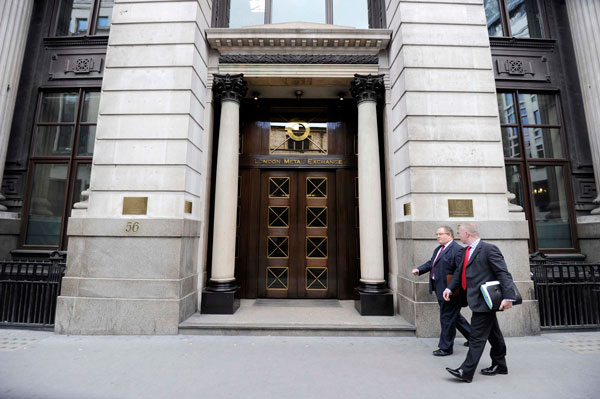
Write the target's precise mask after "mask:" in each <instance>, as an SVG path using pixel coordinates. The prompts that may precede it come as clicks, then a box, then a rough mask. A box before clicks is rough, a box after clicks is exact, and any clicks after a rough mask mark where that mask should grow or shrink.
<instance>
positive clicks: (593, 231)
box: [577, 215, 600, 239]
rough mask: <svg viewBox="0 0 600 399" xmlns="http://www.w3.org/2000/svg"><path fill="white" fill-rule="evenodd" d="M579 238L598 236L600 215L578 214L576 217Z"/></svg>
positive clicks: (599, 233)
mask: <svg viewBox="0 0 600 399" xmlns="http://www.w3.org/2000/svg"><path fill="white" fill-rule="evenodd" d="M577 235H578V236H579V238H584V239H585V238H600V215H598V216H596V215H590V216H580V217H578V218H577Z"/></svg>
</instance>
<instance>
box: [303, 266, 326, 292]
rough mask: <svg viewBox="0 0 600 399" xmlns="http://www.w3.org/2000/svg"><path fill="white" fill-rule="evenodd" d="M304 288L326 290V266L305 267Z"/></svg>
mask: <svg viewBox="0 0 600 399" xmlns="http://www.w3.org/2000/svg"><path fill="white" fill-rule="evenodd" d="M306 289H307V290H326V289H327V268H326V267H307V268H306Z"/></svg>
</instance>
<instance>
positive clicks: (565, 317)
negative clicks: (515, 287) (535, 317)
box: [531, 257, 600, 329]
mask: <svg viewBox="0 0 600 399" xmlns="http://www.w3.org/2000/svg"><path fill="white" fill-rule="evenodd" d="M531 272H532V278H533V284H534V288H535V296H536V299H537V300H538V305H539V311H540V325H541V327H542V328H546V329H563V328H564V329H576V328H599V327H600V264H593V263H583V262H573V261H571V262H565V261H554V260H551V259H541V258H540V257H538V259H532V260H531Z"/></svg>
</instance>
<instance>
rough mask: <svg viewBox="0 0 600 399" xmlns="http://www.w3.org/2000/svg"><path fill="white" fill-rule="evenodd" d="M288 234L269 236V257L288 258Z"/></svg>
mask: <svg viewBox="0 0 600 399" xmlns="http://www.w3.org/2000/svg"><path fill="white" fill-rule="evenodd" d="M288 243H289V240H288V237H287V236H269V237H267V257H268V258H287V257H288V256H289V255H288V253H289V251H288V249H289V248H288V247H289V245H288Z"/></svg>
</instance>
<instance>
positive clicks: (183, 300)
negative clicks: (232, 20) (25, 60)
mask: <svg viewBox="0 0 600 399" xmlns="http://www.w3.org/2000/svg"><path fill="white" fill-rule="evenodd" d="M211 7H212V2H211V1H209V0H198V1H168V2H156V1H143V0H141V1H140V0H136V1H129V0H117V1H115V6H114V10H113V20H112V26H111V32H110V37H109V45H108V49H107V56H106V66H105V74H104V80H103V86H102V97H101V100H100V110H99V117H98V126H97V133H96V142H95V150H94V158H93V166H92V176H91V184H90V191H91V194H90V197H89V203H88V204H86V205H84V208H85V207H86V206H87V209H85V210H74V212H73V216H72V217H71V218H70V220H69V228H68V230H69V231H68V235H69V247H68V253H69V256H68V260H67V274H66V277H65V279H64V283H63V284H64V286H63V287H64V288H63V292H62V296H61V297H60V298H59V301H58V307H57V317H56V331H57V332H59V333H65V334H71V333H75V334H176V333H177V327H178V323H179V322H180V321H182V320H184V319H185V318H187V317H188V316H189V315H191V314H192V313H193V312H195V311H196V309H197V307H198V287H199V285H200V286H201V285H202V281H203V277H202V276H203V274H204V270H205V252H206V251H205V247H206V233H207V229H206V226H207V222H206V217H207V215H208V212H207V206H208V204H207V201H208V192H209V176H210V172H209V165H210V146H211V137H210V136H211V134H212V133H211V131H212V126H211V123H212V115H211V114H212V107H211V100H210V91H209V89H208V88H207V64H208V62H207V60H208V46H207V43H206V40H205V36H204V33H203V30H204V29H205V28H207V27H208V26H210V19H211V13H212V11H211ZM124 197H147V212H146V214H144V215H124V214H123V213H124V212H123V200H124ZM186 203H187V208H186ZM190 203H191V209H190V208H189V204H190ZM136 223H137V225H135V224H136ZM134 225H135V226H137V227H135V228H133V227H132V226H134Z"/></svg>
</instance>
